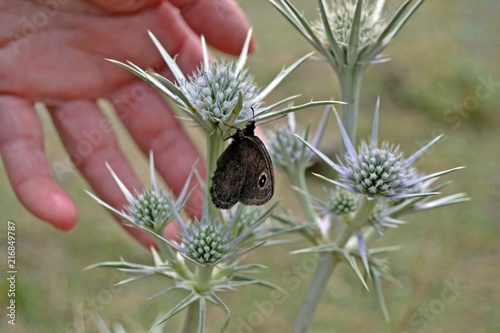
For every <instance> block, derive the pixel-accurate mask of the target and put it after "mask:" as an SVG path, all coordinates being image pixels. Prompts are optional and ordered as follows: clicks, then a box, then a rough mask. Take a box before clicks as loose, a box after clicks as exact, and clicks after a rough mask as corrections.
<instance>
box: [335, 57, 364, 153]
mask: <svg viewBox="0 0 500 333" xmlns="http://www.w3.org/2000/svg"><path fill="white" fill-rule="evenodd" d="M364 70H365V68H364V66H360V65H359V64H358V65H357V66H355V67H353V68H349V69H347V70H346V73H344V75H339V81H340V95H341V100H342V101H343V102H346V103H347V104H344V105H342V115H341V119H342V124H343V125H344V128H345V130H346V132H347V135H348V136H349V138H350V139H351V142H352V144H353V145H354V146H355V145H356V128H357V123H358V111H359V94H360V91H361V80H362V78H363V73H364ZM345 153H346V149H345V145H344V144H342V146H341V154H340V156H341V158H344V156H345Z"/></svg>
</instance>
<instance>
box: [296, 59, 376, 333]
mask: <svg viewBox="0 0 500 333" xmlns="http://www.w3.org/2000/svg"><path fill="white" fill-rule="evenodd" d="M364 70H365V67H364V66H361V65H359V64H357V65H356V66H354V67H352V68H348V69H347V70H346V72H345V73H342V75H339V81H340V90H341V100H342V101H344V102H347V103H348V104H345V105H343V107H342V115H341V119H342V124H343V125H344V128H345V130H346V132H347V135H348V136H349V138H350V140H351V142H352V144H353V145H355V144H356V128H357V121H358V110H359V95H360V90H361V79H362V77H363V73H364ZM345 153H346V148H345V144H344V142H343V140H342V145H341V154H340V156H341V158H342V159H343V158H344V156H345ZM294 185H295V184H294ZM296 186H297V185H296ZM297 187H300V186H297ZM300 188H303V187H300ZM304 188H305V186H304ZM303 196H304V195H303ZM300 201H301V199H299V202H300ZM307 201H309V199H307ZM370 204H371V203H367V207H365V208H366V210H363V213H365V212H366V211H367V210H370V208H372V207H368V206H371V205H370ZM372 209H373V208H372ZM370 211H371V210H370ZM304 212H306V210H304ZM363 215H364V214H363ZM358 220H361V216H358V219H356V217H355V221H353V222H358ZM354 232H355V229H353V228H351V227H349V226H345V228H343V229H342V230H341V232H340V234H339V236H338V237H337V242H336V244H337V245H338V247H339V248H343V247H344V246H345V245H346V243H347V241H348V240H349V238H350V237H351V236H352V235H353V234H354ZM339 262H340V260H339V259H337V257H335V256H333V255H332V254H331V253H322V254H321V256H320V260H319V262H318V265H317V267H316V270H315V271H314V273H313V276H312V278H311V281H310V282H309V286H308V288H307V292H306V295H305V297H304V300H303V302H302V306H301V308H300V311H299V314H298V315H297V319H296V322H295V328H294V331H293V332H294V333H306V332H307V331H308V329H309V326H310V324H311V321H312V318H313V316H314V312H315V311H316V308H317V306H318V303H319V301H320V299H321V296H322V295H323V294H324V290H325V288H326V286H327V284H328V280H329V279H330V276H331V275H332V274H333V272H334V270H335V268H336V267H337V264H338V263H339Z"/></svg>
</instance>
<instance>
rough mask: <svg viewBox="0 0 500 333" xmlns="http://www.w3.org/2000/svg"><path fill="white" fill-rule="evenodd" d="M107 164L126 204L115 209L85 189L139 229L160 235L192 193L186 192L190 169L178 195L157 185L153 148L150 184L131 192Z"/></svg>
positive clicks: (126, 221) (103, 204)
mask: <svg viewBox="0 0 500 333" xmlns="http://www.w3.org/2000/svg"><path fill="white" fill-rule="evenodd" d="M106 166H107V168H108V170H109V172H110V173H111V176H112V177H113V178H114V180H115V182H116V184H117V185H118V187H119V188H120V190H121V192H122V193H123V195H124V196H125V198H126V199H127V201H128V205H127V206H125V207H124V209H123V210H118V209H116V208H114V207H112V206H111V205H109V204H108V203H106V202H104V201H103V200H101V199H99V198H98V197H97V196H95V195H94V194H92V193H90V192H87V193H88V194H89V195H90V196H91V197H92V198H94V199H95V200H96V201H97V202H99V203H100V204H101V205H102V206H104V207H106V208H107V209H109V210H110V211H111V212H113V213H114V214H115V215H117V216H119V217H120V218H121V219H122V220H123V221H124V222H125V223H127V224H129V225H131V226H134V227H136V228H138V229H140V230H144V231H147V232H153V233H157V234H159V235H162V236H163V233H164V228H165V227H166V226H167V224H168V223H169V222H170V221H172V220H173V219H174V218H175V217H177V214H178V212H179V211H181V210H183V209H184V207H185V206H186V203H187V200H188V199H189V196H190V195H191V193H192V189H191V192H189V188H190V187H191V178H192V176H193V173H191V174H190V175H189V177H188V178H187V179H186V183H185V185H184V187H183V189H182V191H181V193H180V194H179V196H178V197H177V199H175V198H174V196H173V195H172V194H166V193H165V192H164V191H163V190H161V189H159V187H158V183H157V181H156V175H155V168H154V157H153V153H152V152H151V153H150V154H149V176H150V181H151V186H150V187H144V189H143V190H142V192H138V191H134V193H132V192H131V191H130V190H129V189H128V188H127V187H126V186H125V184H123V182H122V181H121V180H120V178H118V176H117V175H116V173H115V172H114V171H113V170H112V169H111V167H110V166H109V165H107V164H106Z"/></svg>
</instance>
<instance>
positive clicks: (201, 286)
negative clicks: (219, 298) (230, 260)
mask: <svg viewBox="0 0 500 333" xmlns="http://www.w3.org/2000/svg"><path fill="white" fill-rule="evenodd" d="M213 270H214V266H197V267H196V281H197V289H198V292H199V293H203V292H205V291H207V290H209V289H210V283H211V282H212V271H213Z"/></svg>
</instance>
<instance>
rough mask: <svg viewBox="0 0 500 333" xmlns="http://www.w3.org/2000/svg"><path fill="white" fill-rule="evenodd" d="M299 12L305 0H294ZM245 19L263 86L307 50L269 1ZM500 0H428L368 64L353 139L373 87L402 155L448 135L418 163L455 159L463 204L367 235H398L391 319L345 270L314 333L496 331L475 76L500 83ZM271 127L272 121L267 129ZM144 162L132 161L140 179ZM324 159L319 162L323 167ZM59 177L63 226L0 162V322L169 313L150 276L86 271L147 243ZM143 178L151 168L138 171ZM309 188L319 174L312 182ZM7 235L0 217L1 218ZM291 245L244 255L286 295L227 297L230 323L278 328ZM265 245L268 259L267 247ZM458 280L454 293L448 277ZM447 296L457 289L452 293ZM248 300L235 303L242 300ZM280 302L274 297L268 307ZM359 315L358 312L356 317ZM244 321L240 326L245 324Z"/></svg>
mask: <svg viewBox="0 0 500 333" xmlns="http://www.w3.org/2000/svg"><path fill="white" fill-rule="evenodd" d="M295 3H297V5H298V6H302V7H304V9H305V10H306V12H307V13H310V14H313V13H314V10H311V8H309V7H308V8H305V7H306V6H310V4H311V3H314V2H313V1H310V2H305V1H295ZM240 5H241V6H242V7H243V8H244V10H245V12H246V13H247V15H248V17H249V19H250V21H251V22H252V24H253V26H254V31H255V34H256V36H257V38H258V41H259V45H260V48H259V50H258V52H257V53H256V54H255V55H254V56H253V57H252V58H251V60H250V63H249V67H250V69H251V71H252V72H253V74H254V75H255V77H256V79H257V81H258V82H259V83H260V84H261V85H264V84H265V83H267V82H269V81H270V80H271V78H272V77H273V76H274V75H275V73H277V72H278V71H279V70H280V69H281V67H282V66H283V65H289V64H291V63H292V62H293V61H294V60H295V59H297V58H298V57H299V56H301V55H303V54H305V53H307V52H309V51H310V48H309V46H308V45H307V43H306V42H305V41H303V40H302V39H301V37H300V36H299V35H298V34H297V33H296V32H295V31H294V30H292V29H290V27H289V26H288V24H287V23H286V22H285V21H284V19H282V18H281V16H280V15H279V14H278V13H277V12H276V11H275V10H273V9H272V7H271V6H270V5H269V4H268V3H267V2H266V1H240ZM499 10H500V5H499V4H498V3H497V2H495V1H492V0H489V1H488V0H481V1H477V2H474V3H471V2H469V1H465V0H459V1H455V2H454V4H453V6H452V7H451V8H450V6H449V4H446V5H445V3H444V2H442V3H441V2H436V1H428V2H426V3H425V4H424V5H423V6H422V7H421V9H420V10H419V11H418V12H417V13H416V15H415V16H414V18H413V19H412V20H410V22H409V24H408V25H407V26H406V27H405V28H404V29H403V31H402V32H401V34H400V35H399V36H398V37H397V38H396V40H395V42H394V43H393V44H392V45H391V46H390V47H389V48H388V49H387V50H386V52H387V53H388V54H390V56H391V58H392V59H393V60H392V61H391V62H389V63H386V64H382V65H377V66H375V67H372V68H370V69H369V70H368V72H367V75H366V77H365V80H364V84H363V88H362V101H361V115H360V117H361V120H360V124H359V133H360V137H367V136H368V135H369V128H370V122H371V118H372V112H373V108H374V105H375V100H376V98H377V96H379V95H380V96H381V100H382V113H381V128H380V133H381V136H382V138H383V139H387V140H390V141H397V142H399V143H401V146H402V148H403V150H404V151H405V152H407V154H410V153H411V152H413V151H415V150H416V149H418V148H419V147H420V146H421V145H422V143H423V142H426V141H428V140H429V139H430V138H431V137H433V136H435V135H436V134H441V133H444V134H445V140H443V142H442V143H440V144H438V145H437V146H436V148H435V149H434V150H432V151H431V152H430V153H428V154H427V155H425V156H424V157H423V158H422V162H421V163H420V164H419V167H420V168H422V169H423V170H424V171H426V172H431V171H435V170H441V169H445V168H449V167H453V166H457V165H465V166H467V169H465V170H462V171H460V172H458V173H455V174H453V175H451V176H449V177H447V179H450V180H453V184H452V185H451V186H449V189H448V191H450V193H451V192H462V191H465V192H468V193H469V195H470V196H471V197H472V198H473V201H471V202H469V203H465V204H462V205H459V206H453V207H450V208H445V209H441V210H436V211H430V212H426V213H421V214H418V215H414V216H412V217H411V219H410V223H409V224H408V225H405V226H403V227H401V228H400V229H398V230H394V231H391V232H388V233H387V234H386V236H385V237H383V238H382V239H381V240H380V241H379V242H378V243H377V244H378V245H382V244H401V245H403V247H402V250H400V251H399V252H397V253H394V254H391V255H390V256H389V257H388V259H389V260H390V261H391V263H392V265H391V270H392V273H393V274H394V275H395V276H396V277H397V278H398V279H399V281H400V282H401V284H402V286H401V287H398V286H395V285H390V284H387V285H385V291H386V294H385V297H386V301H387V304H388V308H389V312H390V315H391V319H392V322H391V323H390V324H386V323H385V322H384V319H383V316H382V315H381V313H380V311H379V309H378V307H377V303H376V300H375V296H374V295H373V293H369V292H367V291H365V290H363V289H362V288H361V286H360V285H359V283H358V282H357V281H356V280H355V278H354V276H353V274H352V273H351V272H350V271H349V270H348V269H347V268H346V267H341V268H340V269H339V270H338V271H337V272H336V273H335V275H334V277H333V278H332V280H331V281H330V285H329V288H328V290H327V292H326V293H325V295H324V298H323V300H322V303H321V306H320V308H319V310H318V312H317V314H316V316H315V319H314V324H313V327H312V329H311V332H315V333H322V332H398V333H399V332H472V331H473V332H482V333H483V332H484V333H489V332H498V331H499V330H500V306H499V302H498V300H499V299H500V287H499V286H498V280H499V279H500V273H499V269H498V260H499V252H498V235H499V234H500V226H499V224H498V211H499V210H498V202H499V200H500V190H499V189H500V176H499V173H498V171H497V170H498V163H499V162H500V158H499V148H498V135H497V133H498V131H499V129H500V127H499V125H500V120H499V118H498V117H497V116H496V113H495V112H496V108H495V106H496V105H498V104H499V102H500V100H499V96H500V94H499V90H500V85H499V84H496V85H493V86H492V87H491V94H490V95H489V96H488V97H485V98H477V97H476V90H477V89H478V87H480V86H481V84H482V83H481V82H482V80H483V81H484V79H486V80H488V78H490V77H491V80H492V81H494V82H498V81H500V70H499V68H498V58H499V57H500V48H499V44H498V36H497V33H496V32H497V31H499V28H500V27H499V25H500V23H498V21H497V20H495V18H496V13H498V12H499ZM336 87H337V83H336V80H335V79H333V73H332V71H331V70H330V69H329V68H328V67H327V65H326V64H323V63H320V62H307V63H306V64H304V65H303V66H302V67H301V68H299V69H298V70H297V71H296V72H295V73H294V74H293V75H292V76H291V77H290V78H289V79H287V80H286V81H285V82H284V83H283V84H282V85H281V86H280V87H279V88H278V89H277V90H276V91H275V93H274V95H273V96H271V97H270V100H269V101H268V102H269V103H270V102H271V101H272V100H277V99H279V98H282V97H284V96H288V95H292V94H296V93H301V94H302V95H303V101H306V100H308V99H310V98H311V97H313V98H314V99H317V100H319V99H325V98H331V97H333V98H335V97H336V96H338V90H337V88H336ZM320 113H321V111H320V110H309V111H305V112H303V113H302V114H298V118H299V119H300V120H302V123H304V124H305V123H306V122H309V121H312V122H317V121H318V118H319V116H320ZM41 116H42V118H43V119H44V123H45V124H46V125H47V126H46V136H47V144H46V146H47V150H48V154H49V156H50V159H51V161H57V160H59V159H62V158H65V154H64V152H63V150H62V147H61V145H60V143H59V141H58V139H57V138H56V136H55V134H54V131H53V129H52V128H51V127H50V123H49V121H48V119H47V118H46V115H45V114H43V113H42V114H41ZM272 126H273V124H269V125H268V127H270V128H272ZM329 131H330V132H329V133H328V135H327V138H326V139H325V140H324V143H323V144H324V147H323V148H324V149H325V151H327V152H329V154H330V155H331V156H333V155H334V154H335V151H336V147H337V145H338V142H337V137H338V130H337V127H336V125H335V124H334V122H333V121H332V123H331V124H330V125H329ZM119 132H120V137H121V141H120V142H121V143H122V147H123V149H124V150H125V151H127V154H128V156H129V157H130V158H131V159H133V160H134V161H137V160H139V159H142V157H141V153H139V152H137V150H136V148H135V146H134V145H133V144H132V142H131V141H130V139H129V138H127V137H126V135H125V134H124V133H123V131H122V130H121V129H120V130H119ZM145 165H146V163H145V162H144V159H142V161H141V162H140V163H139V164H137V165H136V167H137V170H138V172H139V173H140V174H142V175H146V172H147V170H145ZM322 167H323V166H322V165H318V166H315V168H317V169H319V170H321V168H322ZM66 176H67V177H66V178H64V179H63V180H62V184H63V186H64V187H65V188H66V189H67V191H68V192H69V193H70V194H71V195H72V197H73V198H74V199H75V201H76V202H77V204H78V206H79V210H80V221H79V223H78V225H77V227H76V228H75V229H74V230H72V231H71V232H68V233H61V232H59V231H56V230H54V229H53V228H51V227H50V226H48V225H47V224H45V223H41V222H40V221H38V220H37V219H36V218H34V217H33V216H31V215H30V214H29V213H27V212H26V211H25V210H24V208H23V207H22V206H21V205H20V204H19V202H18V201H17V200H16V199H15V197H14V194H13V192H12V190H11V189H10V187H9V186H8V181H7V178H6V176H5V173H4V170H3V169H1V170H0V179H1V183H2V184H3V186H1V188H0V202H1V213H0V214H1V216H0V217H1V220H2V221H6V220H7V219H13V220H15V221H16V222H17V228H18V236H17V241H18V246H17V251H18V252H17V266H18V280H17V285H16V290H17V302H18V303H17V306H18V308H17V309H18V312H17V313H18V320H17V324H16V327H15V330H14V328H13V327H11V326H9V325H7V324H6V321H5V317H4V313H5V312H4V310H2V311H1V313H2V318H1V319H0V331H3V332H14V331H15V332H35V331H36V332H61V333H62V332H84V331H85V330H88V331H89V326H88V323H87V326H85V329H84V327H83V323H84V322H85V319H86V318H87V317H88V314H89V312H88V311H89V310H94V311H97V312H99V313H100V314H101V315H102V316H103V317H104V318H106V320H107V321H108V322H113V321H118V320H119V321H122V322H124V323H125V324H126V325H127V326H128V327H130V328H131V331H133V332H138V331H140V330H139V327H141V326H142V327H145V328H147V327H149V323H151V321H152V320H153V319H154V317H155V316H156V314H157V313H158V312H161V311H167V310H168V309H169V308H170V307H171V306H172V305H173V304H174V301H175V297H174V296H169V297H160V298H157V299H153V300H149V301H148V300H146V298H147V297H148V296H150V295H153V294H155V293H156V292H158V291H159V290H161V289H162V288H163V286H162V281H161V280H160V279H151V280H150V281H149V282H145V281H139V282H136V283H135V284H134V285H129V286H126V287H123V288H120V287H115V286H114V285H113V284H114V283H115V282H116V280H117V277H116V276H114V275H113V273H112V272H111V271H107V270H93V271H82V269H83V268H84V267H86V266H87V265H89V264H92V263H95V262H100V261H107V260H116V259H118V258H119V257H120V256H125V257H126V259H127V260H130V261H134V260H135V261H138V262H143V261H149V260H150V257H149V255H148V252H147V250H146V249H144V248H143V247H141V246H140V245H138V244H137V243H136V242H135V241H134V240H132V239H131V238H130V237H128V236H127V235H125V233H124V232H123V231H122V230H121V228H120V227H119V226H118V225H117V224H116V223H115V222H114V220H113V219H112V218H111V217H110V216H109V215H108V214H107V213H106V212H105V211H104V210H103V209H101V208H97V205H96V204H95V203H94V202H93V201H92V200H91V199H90V198H89V197H87V196H86V195H85V194H84V192H83V190H82V189H84V188H88V185H87V184H86V183H85V182H84V181H83V180H82V178H81V177H80V176H79V175H78V174H77V173H76V172H75V171H74V170H72V171H71V172H69V173H68V174H67V175H66ZM143 179H144V180H146V179H147V178H145V177H144V178H143ZM311 181H312V184H314V185H315V186H316V187H318V189H317V191H318V192H320V191H321V188H320V186H317V185H318V184H319V183H318V182H317V181H315V180H313V179H311ZM288 192H290V191H289V190H288V184H287V183H286V181H285V179H284V178H283V177H278V179H277V193H276V195H275V197H276V199H280V200H281V201H283V202H284V204H286V205H289V206H290V207H294V206H296V205H295V202H294V198H293V196H291V195H290V194H289V193H288ZM1 228H2V229H1V230H2V231H1V235H2V237H3V235H4V230H5V227H4V226H3V224H2V227H1ZM3 240H4V239H3V238H2V239H1V240H0V244H1V245H0V246H2V247H3V248H2V250H1V251H0V253H1V257H0V260H1V261H0V267H2V271H5V269H4V268H5V262H6V260H5V257H4V256H5V255H4V253H5V251H4V247H5V242H4V241H3ZM293 248H294V247H292V246H284V247H280V248H278V247H273V248H270V249H258V250H256V251H255V252H254V253H252V254H251V255H250V256H249V257H248V259H247V262H262V263H264V264H266V265H267V266H269V267H271V268H270V269H268V270H266V271H265V272H264V275H263V276H262V277H263V278H265V279H268V280H270V281H272V282H274V283H276V284H278V285H280V286H282V287H283V288H285V289H286V290H287V291H288V292H289V293H290V295H291V298H290V299H287V300H286V301H284V302H274V303H272V304H271V303H269V299H270V292H269V291H268V290H265V289H260V288H256V287H248V288H243V289H242V290H241V291H240V292H238V293H234V292H233V293H227V294H226V295H224V300H225V301H226V302H227V303H228V304H229V305H230V307H231V308H232V309H233V312H232V317H233V320H232V323H231V326H230V327H229V329H228V330H227V331H228V332H239V331H238V330H240V332H273V331H278V332H288V331H290V328H291V327H292V324H293V320H292V319H293V318H294V316H295V314H296V313H297V311H298V307H299V305H300V299H301V297H302V295H303V294H304V292H305V288H306V286H307V277H308V274H309V273H310V272H311V269H312V266H311V262H312V261H311V260H310V258H308V257H307V256H291V255H289V254H288V252H289V251H290V250H292V249H293ZM270 253H272V255H270ZM453 283H455V284H458V286H459V287H458V288H455V289H453V290H452V289H451V287H450V285H453ZM0 290H1V292H2V296H1V297H0V308H2V309H5V306H6V304H5V301H4V300H5V299H6V297H5V296H4V294H5V290H6V280H5V279H4V278H3V275H2V279H1V280H0ZM452 296H455V297H452ZM242 300H244V301H242ZM278 303H280V304H278ZM223 317H224V314H223V313H222V312H221V311H218V310H211V311H210V316H209V318H210V319H211V321H212V320H213V321H214V325H213V326H211V328H212V329H211V330H210V332H213V331H215V330H214V329H215V327H219V325H220V324H221V323H222V321H223ZM360 318H361V319H362V320H360ZM182 319H183V315H182V314H181V315H179V316H177V317H174V319H173V321H172V322H171V323H170V324H169V325H170V326H169V330H168V332H178V331H179V327H180V324H181V322H182ZM245 330H246V331H245Z"/></svg>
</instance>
